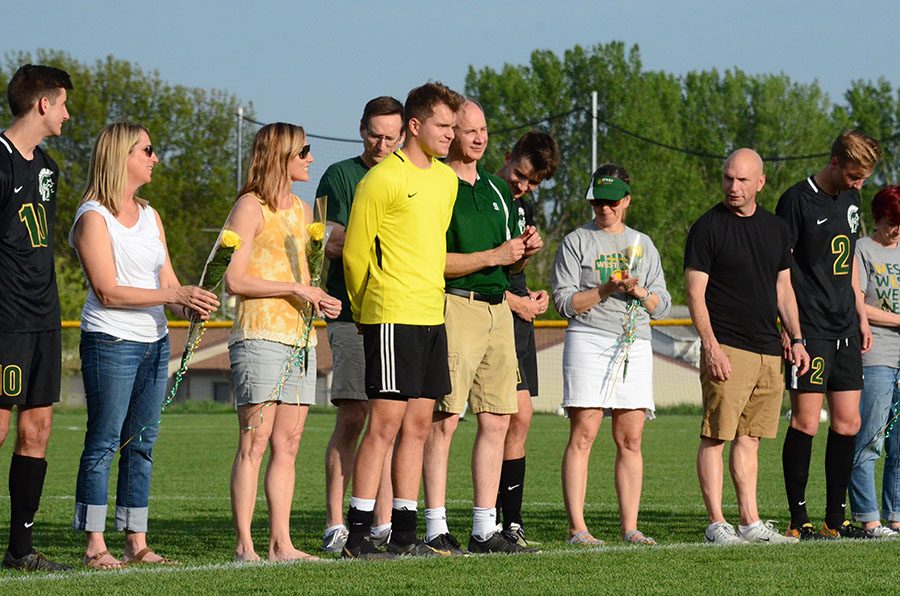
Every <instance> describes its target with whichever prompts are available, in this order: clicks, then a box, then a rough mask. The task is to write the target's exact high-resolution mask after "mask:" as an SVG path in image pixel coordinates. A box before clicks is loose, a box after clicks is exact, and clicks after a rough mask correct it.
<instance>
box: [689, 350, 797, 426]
mask: <svg viewBox="0 0 900 596" xmlns="http://www.w3.org/2000/svg"><path fill="white" fill-rule="evenodd" d="M721 347H722V351H723V352H725V355H726V356H728V360H729V361H730V362H731V376H730V377H729V378H728V380H727V381H715V380H713V379H712V378H710V376H709V371H708V370H707V368H706V358H705V356H704V355H703V354H702V353H701V357H700V385H701V387H702V389H703V423H702V424H701V426H700V435H701V436H703V437H708V438H710V439H720V440H723V441H732V440H734V438H735V437H736V436H749V437H760V438H765V439H772V438H774V437H775V435H776V433H777V432H778V415H779V414H780V412H781V399H782V395H783V394H784V377H783V376H782V374H781V356H770V355H768V354H757V353H754V352H748V351H747V350H740V349H738V348H732V347H731V346H725V345H723V346H721Z"/></svg>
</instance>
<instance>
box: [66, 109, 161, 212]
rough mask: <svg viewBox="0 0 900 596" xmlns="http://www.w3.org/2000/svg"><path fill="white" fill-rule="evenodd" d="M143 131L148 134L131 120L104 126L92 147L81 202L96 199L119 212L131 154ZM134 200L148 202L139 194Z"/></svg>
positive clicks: (110, 209)
mask: <svg viewBox="0 0 900 596" xmlns="http://www.w3.org/2000/svg"><path fill="white" fill-rule="evenodd" d="M142 131H143V132H145V133H147V135H148V136H149V134H150V133H149V132H148V131H147V129H146V128H144V127H143V126H141V125H140V124H134V123H132V122H116V123H114V124H108V125H106V126H104V127H103V130H101V131H100V134H99V135H98V136H97V140H96V141H95V142H94V149H93V151H91V165H90V168H89V169H88V182H87V188H86V189H85V191H84V195H82V197H81V203H79V205H80V204H83V203H86V202H88V201H97V202H98V203H100V204H101V205H103V206H104V207H106V208H107V209H108V210H109V212H110V213H112V214H113V216H116V215H118V214H119V199H121V197H122V193H123V192H124V190H125V185H126V184H127V182H128V166H127V163H128V155H129V154H130V153H131V152H132V151H133V150H134V148H135V147H136V146H137V144H138V143H139V142H140V140H141V132H142ZM134 200H135V201H137V203H138V205H140V206H141V207H145V206H146V205H147V201H145V200H144V199H141V198H140V197H138V196H137V195H135V197H134Z"/></svg>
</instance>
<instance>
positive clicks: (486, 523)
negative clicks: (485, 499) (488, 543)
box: [472, 507, 497, 540]
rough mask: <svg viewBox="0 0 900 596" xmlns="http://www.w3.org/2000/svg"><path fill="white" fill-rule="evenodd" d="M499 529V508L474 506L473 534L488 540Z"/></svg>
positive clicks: (480, 538) (479, 538)
mask: <svg viewBox="0 0 900 596" xmlns="http://www.w3.org/2000/svg"><path fill="white" fill-rule="evenodd" d="M496 531H497V510H496V509H494V508H493V507H473V508H472V536H474V537H475V538H477V539H478V540H487V539H488V538H490V537H491V535H493V533H494V532H496Z"/></svg>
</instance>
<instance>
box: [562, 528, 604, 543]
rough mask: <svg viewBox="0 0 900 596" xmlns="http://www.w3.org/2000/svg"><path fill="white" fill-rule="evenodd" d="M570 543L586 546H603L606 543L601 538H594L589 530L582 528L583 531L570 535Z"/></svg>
mask: <svg viewBox="0 0 900 596" xmlns="http://www.w3.org/2000/svg"><path fill="white" fill-rule="evenodd" d="M569 544H579V545H585V546H603V545H604V544H606V543H605V542H603V541H602V540H600V539H599V538H594V537H593V536H591V533H590V532H588V531H587V530H582V531H581V532H576V533H575V534H573V535H572V536H570V537H569Z"/></svg>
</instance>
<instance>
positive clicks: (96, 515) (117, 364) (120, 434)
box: [73, 332, 169, 532]
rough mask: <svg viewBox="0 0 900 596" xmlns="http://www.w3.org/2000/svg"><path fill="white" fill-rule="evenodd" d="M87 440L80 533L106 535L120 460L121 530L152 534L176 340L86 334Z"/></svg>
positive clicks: (78, 496)
mask: <svg viewBox="0 0 900 596" xmlns="http://www.w3.org/2000/svg"><path fill="white" fill-rule="evenodd" d="M80 351H81V373H82V377H83V379H84V393H85V400H86V402H87V410H88V420H87V432H85V435H84V451H83V452H82V454H81V462H80V464H79V467H78V481H77V485H76V488H75V521H74V523H73V527H74V528H75V529H76V530H84V531H86V532H103V531H104V530H105V529H106V512H107V502H108V494H107V487H108V485H109V472H110V467H111V465H112V461H113V458H114V457H115V454H116V452H119V451H120V449H121V451H120V454H119V475H118V480H117V482H116V529H117V530H129V531H132V532H146V531H147V506H148V502H149V498H150V478H151V473H152V468H153V445H154V443H155V442H156V437H157V434H158V432H159V424H158V422H159V417H160V412H161V409H162V402H163V399H164V398H165V394H166V379H167V377H168V364H169V336H168V335H167V336H166V337H163V338H162V339H160V340H158V341H155V342H150V343H144V342H135V341H128V340H123V339H120V338H117V337H114V336H112V335H109V334H106V333H94V332H89V333H82V334H81V350H80Z"/></svg>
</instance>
